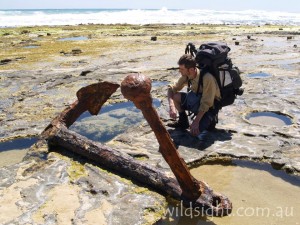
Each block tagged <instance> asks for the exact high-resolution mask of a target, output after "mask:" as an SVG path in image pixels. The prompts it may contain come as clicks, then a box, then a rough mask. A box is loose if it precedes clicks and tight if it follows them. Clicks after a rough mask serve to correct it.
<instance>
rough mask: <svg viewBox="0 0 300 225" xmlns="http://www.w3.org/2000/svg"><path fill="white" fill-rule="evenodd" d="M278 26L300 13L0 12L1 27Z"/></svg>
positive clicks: (299, 22)
mask: <svg viewBox="0 0 300 225" xmlns="http://www.w3.org/2000/svg"><path fill="white" fill-rule="evenodd" d="M87 23H95V24H118V23H122V24H123V23H127V24H249V25H263V24H280V25H300V14H297V13H287V12H267V11H257V10H246V11H215V10H200V9H193V10H168V9H166V8H162V9H160V10H116V9H115V10H110V9H107V10H104V9H77V10H2V11H0V27H14V26H34V25H76V24H87Z"/></svg>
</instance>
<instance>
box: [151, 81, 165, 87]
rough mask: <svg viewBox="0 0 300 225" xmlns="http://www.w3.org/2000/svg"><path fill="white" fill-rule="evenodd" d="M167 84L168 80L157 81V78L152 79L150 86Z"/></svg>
mask: <svg viewBox="0 0 300 225" xmlns="http://www.w3.org/2000/svg"><path fill="white" fill-rule="evenodd" d="M168 84H169V82H168V81H159V80H154V81H152V84H151V85H152V87H162V86H167V85H168Z"/></svg>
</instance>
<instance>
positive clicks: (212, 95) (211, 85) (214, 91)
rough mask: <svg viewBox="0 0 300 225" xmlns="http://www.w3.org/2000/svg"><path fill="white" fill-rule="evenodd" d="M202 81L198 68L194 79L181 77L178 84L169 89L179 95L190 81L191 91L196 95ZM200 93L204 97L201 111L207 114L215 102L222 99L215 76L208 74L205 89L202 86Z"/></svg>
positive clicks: (204, 78) (201, 101) (205, 77)
mask: <svg viewBox="0 0 300 225" xmlns="http://www.w3.org/2000/svg"><path fill="white" fill-rule="evenodd" d="M199 79H200V70H199V69H198V68H197V75H196V77H195V78H194V79H190V80H189V79H188V77H186V76H181V77H180V78H179V79H178V81H177V82H176V83H174V84H173V85H169V88H171V90H172V91H173V93H177V92H179V91H180V90H182V89H183V88H184V87H185V86H187V85H188V80H189V81H190V84H191V87H190V88H191V91H193V92H194V93H196V92H197V89H198V83H199ZM199 93H202V97H201V99H200V106H199V111H203V112H207V111H208V110H209V108H211V107H213V106H214V100H215V99H216V100H220V99H221V93H220V89H219V86H218V83H217V81H216V79H215V78H214V76H213V75H212V74H210V73H206V74H205V76H204V77H203V87H202V86H201V84H200V87H199Z"/></svg>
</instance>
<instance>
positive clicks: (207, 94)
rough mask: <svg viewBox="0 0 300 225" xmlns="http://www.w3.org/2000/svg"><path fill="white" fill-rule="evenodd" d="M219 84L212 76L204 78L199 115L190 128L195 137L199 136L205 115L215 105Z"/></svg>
mask: <svg viewBox="0 0 300 225" xmlns="http://www.w3.org/2000/svg"><path fill="white" fill-rule="evenodd" d="M217 88H218V86H217V83H216V81H215V79H214V77H213V76H212V75H211V74H206V75H205V76H204V77H203V91H202V97H201V100H200V106H199V113H198V114H197V116H196V118H195V119H194V121H193V123H192V124H191V126H190V130H191V134H192V135H194V136H197V135H199V133H200V130H199V123H200V121H201V119H202V117H203V115H204V114H205V113H206V112H207V111H208V110H209V108H210V107H212V106H213V105H214V100H215V95H216V91H217Z"/></svg>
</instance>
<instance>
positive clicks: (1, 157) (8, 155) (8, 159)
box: [0, 138, 37, 167]
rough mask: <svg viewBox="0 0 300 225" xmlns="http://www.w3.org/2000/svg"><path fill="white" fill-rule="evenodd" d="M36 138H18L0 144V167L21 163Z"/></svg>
mask: <svg viewBox="0 0 300 225" xmlns="http://www.w3.org/2000/svg"><path fill="white" fill-rule="evenodd" d="M36 141H37V138H18V139H14V140H11V141H6V142H0V167H3V166H8V165H11V164H15V163H18V162H21V161H22V159H23V158H24V156H25V155H26V153H27V151H28V148H30V147H31V146H32V145H33V144H34V143H35V142H36Z"/></svg>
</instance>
